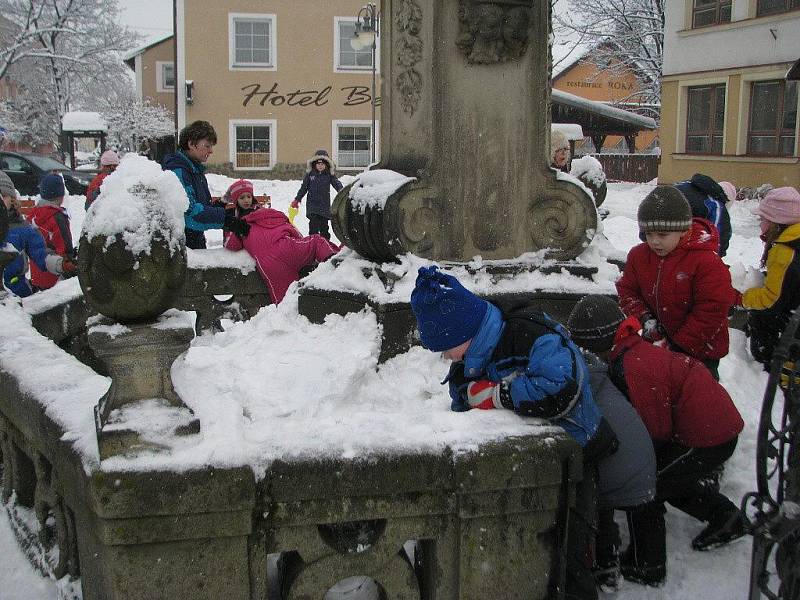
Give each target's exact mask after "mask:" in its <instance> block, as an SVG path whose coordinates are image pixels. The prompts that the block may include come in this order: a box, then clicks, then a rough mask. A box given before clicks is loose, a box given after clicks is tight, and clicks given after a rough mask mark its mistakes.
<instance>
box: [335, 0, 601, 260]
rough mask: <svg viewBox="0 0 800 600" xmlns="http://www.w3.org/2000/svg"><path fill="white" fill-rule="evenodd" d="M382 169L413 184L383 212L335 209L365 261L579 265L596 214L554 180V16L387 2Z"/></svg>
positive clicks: (516, 4) (507, 0) (346, 205)
mask: <svg viewBox="0 0 800 600" xmlns="http://www.w3.org/2000/svg"><path fill="white" fill-rule="evenodd" d="M381 7H382V12H381V15H382V17H381V18H382V22H381V25H382V26H381V70H382V75H383V76H382V93H381V97H382V98H383V104H382V105H381V160H380V163H379V164H378V165H377V166H376V168H381V169H390V170H393V171H397V172H399V173H402V174H404V175H407V176H412V177H416V178H417V181H415V182H412V183H408V184H406V185H404V186H403V187H401V188H400V189H398V190H397V191H396V192H395V193H394V194H392V195H391V196H389V198H388V199H387V201H386V203H385V205H384V206H382V207H379V208H378V207H369V208H367V209H366V210H364V211H362V210H361V209H359V208H355V209H354V207H353V206H352V204H351V202H350V199H349V197H348V194H349V188H345V189H344V190H343V191H342V192H340V193H339V194H338V195H337V197H336V200H335V201H334V204H333V209H332V221H333V226H334V231H335V233H336V235H337V237H338V238H339V239H340V240H341V241H342V242H343V243H345V244H346V245H347V246H349V247H350V248H353V249H354V250H356V251H357V252H358V253H359V254H360V255H361V256H364V257H365V258H369V259H371V260H375V261H378V262H380V261H386V260H389V259H391V257H394V256H397V255H399V254H402V253H405V252H412V253H414V254H417V255H419V256H423V257H425V258H430V259H433V260H452V261H462V262H463V261H468V260H470V259H471V258H472V257H473V256H476V255H481V256H483V257H484V258H485V259H513V258H515V257H518V256H520V255H521V254H524V253H526V252H533V251H537V250H540V249H542V248H550V249H551V257H552V258H556V259H559V260H566V259H570V258H574V257H575V256H577V255H578V254H580V253H581V252H582V251H583V249H584V248H585V247H586V245H587V244H588V243H589V242H590V241H591V239H592V237H593V236H594V231H595V229H596V227H597V211H596V208H595V205H594V201H593V200H592V198H591V197H590V195H589V194H588V193H587V192H586V190H585V189H584V188H583V187H582V186H580V185H579V184H577V183H576V182H575V181H573V180H571V179H570V177H569V176H565V175H563V174H559V173H557V172H556V171H554V170H553V169H551V168H550V166H549V165H550V158H549V154H550V107H549V102H550V46H549V40H550V35H551V31H550V3H549V2H544V1H541V0H490V1H486V0H383V2H382V4H381Z"/></svg>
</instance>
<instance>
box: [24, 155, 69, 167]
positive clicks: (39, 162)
mask: <svg viewBox="0 0 800 600" xmlns="http://www.w3.org/2000/svg"><path fill="white" fill-rule="evenodd" d="M25 158H27V159H28V160H29V161H31V162H32V163H33V164H35V165H36V166H37V167H39V168H40V169H42V170H43V171H69V170H70V168H69V167H68V166H67V165H65V164H62V163H60V162H58V161H57V160H53V159H52V158H48V157H46V156H26V157H25Z"/></svg>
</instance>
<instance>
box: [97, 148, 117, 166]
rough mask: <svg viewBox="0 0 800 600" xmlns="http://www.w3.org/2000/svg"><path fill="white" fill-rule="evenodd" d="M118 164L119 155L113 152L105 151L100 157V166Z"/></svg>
mask: <svg viewBox="0 0 800 600" xmlns="http://www.w3.org/2000/svg"><path fill="white" fill-rule="evenodd" d="M118 164H119V154H117V153H116V152H114V151H113V150H106V151H105V152H103V154H102V155H101V156H100V166H102V167H108V166H110V165H118Z"/></svg>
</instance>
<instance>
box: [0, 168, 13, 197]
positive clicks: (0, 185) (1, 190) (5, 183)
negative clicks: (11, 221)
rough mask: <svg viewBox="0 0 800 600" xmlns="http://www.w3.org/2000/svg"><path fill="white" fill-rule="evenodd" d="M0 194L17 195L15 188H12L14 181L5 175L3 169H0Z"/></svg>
mask: <svg viewBox="0 0 800 600" xmlns="http://www.w3.org/2000/svg"><path fill="white" fill-rule="evenodd" d="M0 196H11V197H12V198H16V197H17V190H16V189H14V182H13V181H11V177H9V176H8V175H6V174H5V172H3V171H0Z"/></svg>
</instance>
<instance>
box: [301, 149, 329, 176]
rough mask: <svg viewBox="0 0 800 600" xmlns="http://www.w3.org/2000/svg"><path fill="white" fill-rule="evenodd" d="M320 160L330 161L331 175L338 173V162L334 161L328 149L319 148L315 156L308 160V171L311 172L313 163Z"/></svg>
mask: <svg viewBox="0 0 800 600" xmlns="http://www.w3.org/2000/svg"><path fill="white" fill-rule="evenodd" d="M318 160H324V161H325V162H326V163H328V171H330V173H331V175H335V174H336V164H335V163H334V162H333V159H332V158H331V157H330V156H328V151H327V150H317V151H316V152H314V156H312V157H311V158H309V159H308V160H307V161H306V173H310V172H311V170H312V165H313V164H314V163H315V162H317V161H318Z"/></svg>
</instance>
